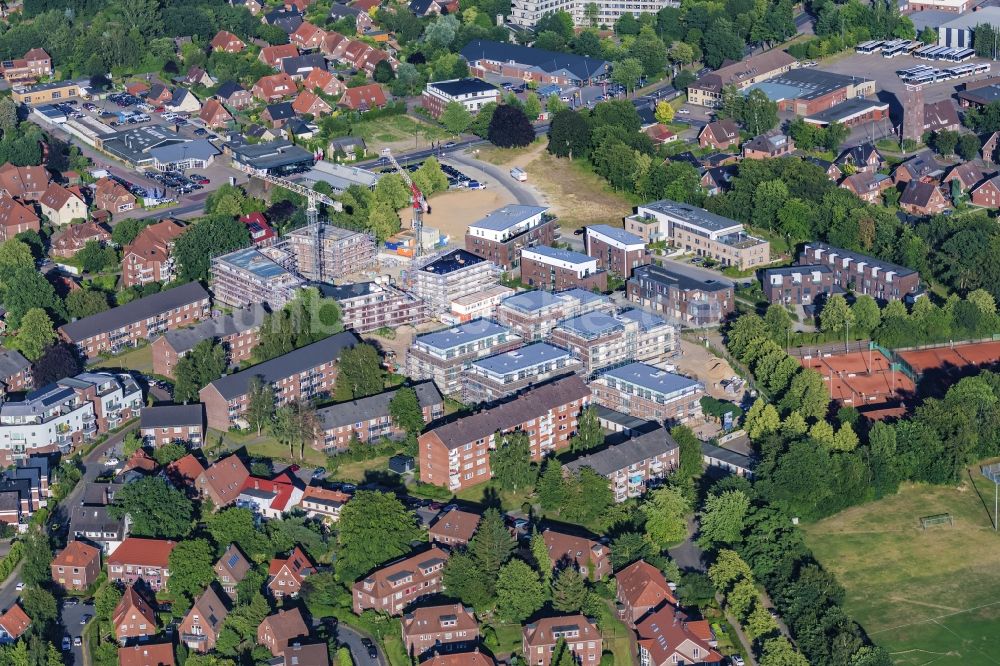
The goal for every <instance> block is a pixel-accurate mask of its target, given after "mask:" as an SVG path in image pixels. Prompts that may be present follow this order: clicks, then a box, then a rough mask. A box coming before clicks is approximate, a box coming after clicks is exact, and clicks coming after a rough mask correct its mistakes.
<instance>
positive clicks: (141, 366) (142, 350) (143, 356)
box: [96, 345, 153, 374]
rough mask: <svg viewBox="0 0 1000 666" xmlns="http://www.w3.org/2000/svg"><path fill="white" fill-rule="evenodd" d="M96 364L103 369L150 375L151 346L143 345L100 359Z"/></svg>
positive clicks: (151, 361)
mask: <svg viewBox="0 0 1000 666" xmlns="http://www.w3.org/2000/svg"><path fill="white" fill-rule="evenodd" d="M96 364H97V365H100V366H102V367H105V368H123V369H127V370H136V371H138V372H142V373H144V374H150V373H152V372H153V346H152V345H143V346H142V347H139V348H138V349H132V350H130V351H127V352H125V353H124V354H119V355H118V356H113V357H111V358H106V359H101V360H99V361H97V363H96Z"/></svg>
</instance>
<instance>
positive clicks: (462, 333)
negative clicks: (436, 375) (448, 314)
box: [414, 319, 517, 350]
mask: <svg viewBox="0 0 1000 666" xmlns="http://www.w3.org/2000/svg"><path fill="white" fill-rule="evenodd" d="M504 333H506V334H507V335H508V336H510V337H511V338H515V337H517V336H515V335H514V334H513V333H511V332H510V329H509V328H506V327H504V326H501V325H500V324H498V323H496V322H493V321H490V320H489V319H474V320H473V321H470V322H466V323H464V324H459V325H458V326H452V327H451V328H446V329H444V330H441V331H433V332H431V333H424V334H423V335H418V336H417V338H416V339H415V340H414V342H419V343H421V344H424V345H427V346H428V347H432V348H434V349H441V350H445V349H452V348H454V347H459V346H461V345H465V344H468V343H470V342H475V341H476V340H482V339H484V338H488V337H490V336H493V335H502V334H504Z"/></svg>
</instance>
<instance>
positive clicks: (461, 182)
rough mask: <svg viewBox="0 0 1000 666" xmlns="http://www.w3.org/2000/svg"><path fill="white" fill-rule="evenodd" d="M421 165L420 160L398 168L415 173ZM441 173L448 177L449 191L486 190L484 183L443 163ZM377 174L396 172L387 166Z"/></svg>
mask: <svg viewBox="0 0 1000 666" xmlns="http://www.w3.org/2000/svg"><path fill="white" fill-rule="evenodd" d="M445 147H448V146H447V144H445ZM387 161H388V160H385V159H384V158H383V159H380V160H379V162H380V163H383V164H384V163H385V162H387ZM423 165H424V162H423V160H421V161H419V162H411V163H409V164H405V165H400V166H401V167H402V168H404V169H406V170H407V171H409V172H410V173H413V172H414V171H416V170H417V169H419V168H420V167H422V166H423ZM441 171H443V172H444V175H445V176H447V177H448V189H449V190H461V189H467V190H485V189H486V183H485V182H483V181H480V180H476V179H474V178H470V177H469V176H467V175H466V174H464V173H462V172H461V171H459V170H458V169H456V168H455V167H453V166H451V165H450V164H445V163H443V162H442V163H441ZM378 172H379V173H382V174H387V173H396V170H395V169H394V168H392V167H390V166H387V167H382V168H380V169H379V171H378Z"/></svg>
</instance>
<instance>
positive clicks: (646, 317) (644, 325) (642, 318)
mask: <svg viewBox="0 0 1000 666" xmlns="http://www.w3.org/2000/svg"><path fill="white" fill-rule="evenodd" d="M618 317H619V318H620V319H629V320H631V321H634V322H637V323H638V324H639V328H641V329H642V330H643V331H648V330H650V329H654V328H656V327H658V326H666V325H667V322H666V320H665V319H663V318H662V317H659V316H657V315H655V314H653V313H652V312H646V311H645V310H640V309H639V308H631V309H629V310H625V311H624V312H619V313H618Z"/></svg>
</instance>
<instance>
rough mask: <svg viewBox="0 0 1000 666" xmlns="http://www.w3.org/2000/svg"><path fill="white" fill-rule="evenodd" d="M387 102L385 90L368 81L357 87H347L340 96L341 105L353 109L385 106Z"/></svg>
mask: <svg viewBox="0 0 1000 666" xmlns="http://www.w3.org/2000/svg"><path fill="white" fill-rule="evenodd" d="M387 103H388V100H387V99H386V96H385V91H383V90H382V86H380V85H379V84H377V83H370V84H368V85H366V86H358V87H357V88H348V89H347V90H346V91H345V92H344V96H343V97H341V98H340V104H341V105H342V106H346V107H347V108H348V109H352V110H354V111H358V110H361V109H364V110H368V109H375V108H378V107H381V106H385V105H386V104H387Z"/></svg>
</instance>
